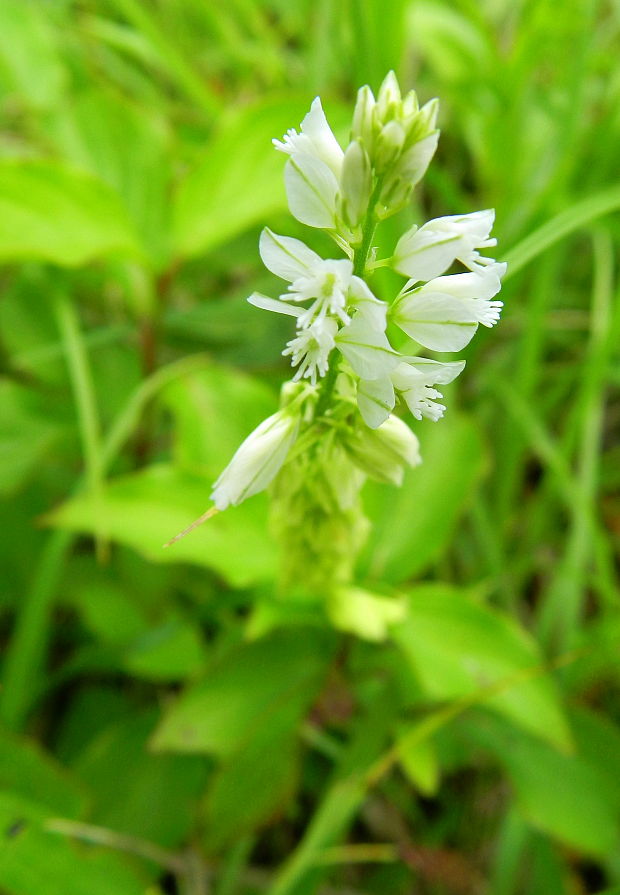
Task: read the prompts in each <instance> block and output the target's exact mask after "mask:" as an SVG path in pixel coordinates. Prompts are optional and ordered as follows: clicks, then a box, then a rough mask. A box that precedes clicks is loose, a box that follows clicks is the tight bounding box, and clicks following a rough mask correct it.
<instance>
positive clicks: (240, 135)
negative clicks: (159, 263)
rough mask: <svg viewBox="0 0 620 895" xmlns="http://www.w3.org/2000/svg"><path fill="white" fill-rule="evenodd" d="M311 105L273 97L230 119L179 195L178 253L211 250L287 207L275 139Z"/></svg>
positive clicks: (296, 123) (176, 203)
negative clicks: (274, 144)
mask: <svg viewBox="0 0 620 895" xmlns="http://www.w3.org/2000/svg"><path fill="white" fill-rule="evenodd" d="M307 105H308V103H307V100H306V99H305V98H304V99H302V98H300V97H287V98H278V99H269V100H267V101H262V102H260V103H257V104H255V105H253V106H249V107H246V108H244V109H241V110H240V111H238V112H237V113H236V114H235V115H233V116H231V117H230V118H228V120H227V121H226V122H225V123H224V124H223V126H222V127H221V129H220V130H219V131H218V132H217V133H216V135H215V136H214V137H213V139H212V140H211V141H210V143H209V144H208V145H207V146H206V148H205V151H204V154H203V156H202V159H201V161H200V162H199V163H198V165H197V167H196V168H195V169H194V170H193V171H192V172H191V173H190V174H189V175H188V176H187V177H186V178H185V179H184V180H183V181H182V182H181V184H180V186H179V189H178V191H177V194H176V196H175V200H174V227H173V231H174V244H175V247H176V252H177V253H178V254H179V255H181V256H182V257H193V256H195V255H200V254H202V253H203V252H207V251H211V250H212V249H214V248H216V247H217V246H218V245H220V244H221V243H223V242H226V241H227V240H230V239H232V238H233V237H235V236H237V235H238V234H239V233H242V232H243V231H244V230H247V229H248V228H249V227H252V226H254V225H256V224H259V223H264V222H265V221H266V220H267V219H268V218H269V217H270V216H271V215H273V214H275V213H276V212H278V211H281V210H282V209H284V208H286V197H285V193H284V164H285V161H286V156H285V155H283V154H282V153H280V152H277V151H276V150H275V149H274V147H273V145H272V143H271V141H272V139H273V138H274V137H277V138H281V136H282V134H284V133H285V131H287V130H288V129H289V128H291V127H296V128H298V127H299V122H300V121H301V119H302V118H303V116H304V115H305V114H306V112H307ZM327 113H328V114H329V113H330V110H329V108H328V109H327Z"/></svg>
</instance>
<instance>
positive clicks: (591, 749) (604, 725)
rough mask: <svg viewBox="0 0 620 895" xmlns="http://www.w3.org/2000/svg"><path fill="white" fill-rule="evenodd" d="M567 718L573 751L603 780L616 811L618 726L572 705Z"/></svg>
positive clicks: (619, 796) (619, 781) (619, 755)
mask: <svg viewBox="0 0 620 895" xmlns="http://www.w3.org/2000/svg"><path fill="white" fill-rule="evenodd" d="M569 717H570V722H571V727H572V730H573V734H574V737H575V743H576V745H577V752H578V753H579V755H580V756H582V757H583V758H584V760H585V761H587V762H588V764H589V765H591V766H592V767H593V768H594V769H595V771H596V773H597V774H598V775H599V776H600V777H601V779H602V780H603V785H602V789H603V790H604V791H605V796H606V798H607V799H608V801H609V802H610V803H611V804H612V805H615V806H616V810H617V811H618V813H619V814H620V728H619V727H618V726H617V725H616V724H613V723H612V721H611V720H610V719H609V718H605V717H603V716H602V715H598V714H596V713H595V712H593V711H591V710H589V709H585V708H581V707H580V708H574V709H573V710H572V711H571V712H570V715H569Z"/></svg>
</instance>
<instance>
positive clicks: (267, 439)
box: [211, 410, 299, 510]
mask: <svg viewBox="0 0 620 895" xmlns="http://www.w3.org/2000/svg"><path fill="white" fill-rule="evenodd" d="M298 428H299V421H298V420H297V419H295V418H294V417H292V416H291V415H290V414H288V413H285V412H283V411H281V410H280V411H278V412H277V413H274V414H273V415H272V416H270V417H268V418H267V419H266V420H263V422H262V423H261V424H260V425H259V426H258V427H257V428H256V429H254V431H253V432H251V433H250V434H249V435H248V437H247V438H246V439H245V441H244V442H243V444H241V445H240V447H239V448H237V451H236V453H235V455H234V457H233V458H232V460H231V461H230V463H229V464H228V466H227V467H226V469H225V470H224V471H223V473H222V474H221V475H220V477H219V478H218V480H217V481H216V482H215V484H214V486H213V492H212V494H211V500H213V502H214V503H215V505H216V507H217V508H218V510H225V509H226V508H227V507H229V506H236V505H237V504H240V503H241V502H242V501H244V500H245V499H246V497H251V496H252V495H253V494H257V493H258V492H259V491H262V490H263V489H264V488H266V487H267V485H269V483H270V482H271V481H272V480H273V479H274V478H275V477H276V475H277V474H278V472H279V471H280V468H281V467H282V464H283V463H284V461H285V460H286V457H287V455H288V452H289V450H290V448H291V447H292V445H293V443H294V441H295V439H296V438H297V431H298Z"/></svg>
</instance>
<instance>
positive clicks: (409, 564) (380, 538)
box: [361, 413, 484, 582]
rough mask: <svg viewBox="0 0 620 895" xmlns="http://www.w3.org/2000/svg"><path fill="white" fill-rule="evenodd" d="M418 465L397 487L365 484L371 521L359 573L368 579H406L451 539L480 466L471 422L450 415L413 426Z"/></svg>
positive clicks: (480, 451)
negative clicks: (420, 463) (416, 443)
mask: <svg viewBox="0 0 620 895" xmlns="http://www.w3.org/2000/svg"><path fill="white" fill-rule="evenodd" d="M416 434H417V435H418V437H419V439H420V451H421V454H422V461H423V462H422V465H421V466H420V467H418V468H416V469H412V470H409V472H408V473H407V474H406V476H405V481H404V483H403V485H402V486H401V487H400V488H393V487H391V486H389V485H377V484H375V483H369V484H368V485H367V487H366V489H365V503H366V507H367V511H368V514H369V516H370V518H371V521H372V523H373V534H372V538H370V539H369V546H368V548H367V550H366V552H365V554H364V556H363V557H362V561H361V566H362V571H363V572H365V573H366V574H368V575H369V576H370V577H371V578H373V579H380V580H387V581H393V582H401V581H405V580H407V579H408V578H411V577H412V576H414V575H418V574H420V572H422V571H423V570H424V569H425V568H427V567H428V565H430V564H431V563H432V562H434V561H436V560H437V559H438V558H439V557H440V556H441V555H442V553H443V551H444V550H445V549H446V548H447V546H448V544H449V543H450V541H451V539H452V534H453V532H454V528H455V526H456V524H457V522H458V519H459V517H460V516H461V514H462V513H463V511H464V510H465V508H466V506H467V503H468V501H469V498H470V496H471V494H472V491H473V488H474V486H475V484H476V483H477V481H478V480H479V478H480V475H481V473H482V471H483V468H484V450H483V445H482V443H481V439H480V435H479V430H478V428H477V426H476V424H475V423H474V422H473V421H472V420H469V419H467V418H465V417H462V416H458V415H456V414H454V413H450V414H449V415H448V416H447V417H446V419H445V420H443V419H442V420H440V421H439V422H438V423H430V422H428V423H422V424H421V425H420V426H419V427H416Z"/></svg>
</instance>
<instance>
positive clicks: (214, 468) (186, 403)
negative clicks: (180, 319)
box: [162, 365, 277, 480]
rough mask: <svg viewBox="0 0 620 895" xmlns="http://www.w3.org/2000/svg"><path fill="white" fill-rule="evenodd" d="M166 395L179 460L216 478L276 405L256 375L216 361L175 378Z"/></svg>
mask: <svg viewBox="0 0 620 895" xmlns="http://www.w3.org/2000/svg"><path fill="white" fill-rule="evenodd" d="M162 398H163V401H164V404H165V405H166V406H167V407H168V408H169V409H170V410H171V411H172V413H173V415H174V421H175V428H174V442H175V460H176V461H177V463H179V465H181V466H182V467H183V468H185V469H188V470H190V471H193V472H202V473H204V474H205V475H209V476H212V477H213V479H214V480H215V479H216V478H217V476H218V475H219V474H220V472H221V471H222V470H223V469H224V468H225V467H226V466H227V465H228V463H229V462H230V459H231V457H232V456H233V454H234V453H235V451H236V450H237V448H238V447H239V445H240V444H241V442H242V441H243V440H244V439H245V438H246V437H247V436H248V435H249V434H250V432H252V430H253V429H255V428H256V426H258V424H259V423H260V422H262V420H264V419H265V418H266V417H268V416H270V415H271V414H272V413H274V412H275V410H276V409H277V402H276V398H275V396H274V394H273V392H272V390H271V389H269V388H268V387H267V386H266V385H264V384H263V383H262V382H260V381H259V380H258V379H253V378H252V377H250V376H247V375H245V374H244V373H241V372H239V371H237V370H234V369H232V368H227V367H218V366H215V365H213V366H212V367H209V368H208V369H205V370H201V371H200V372H199V373H194V374H193V375H191V376H184V377H183V378H182V379H178V380H177V381H176V382H173V383H171V384H170V385H169V386H168V387H167V388H166V390H165V392H164V394H163V396H162Z"/></svg>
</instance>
